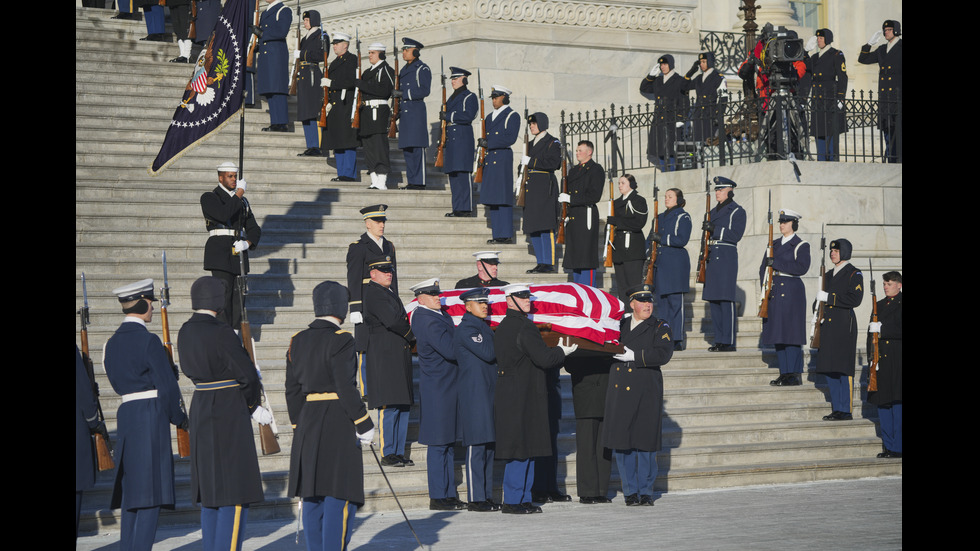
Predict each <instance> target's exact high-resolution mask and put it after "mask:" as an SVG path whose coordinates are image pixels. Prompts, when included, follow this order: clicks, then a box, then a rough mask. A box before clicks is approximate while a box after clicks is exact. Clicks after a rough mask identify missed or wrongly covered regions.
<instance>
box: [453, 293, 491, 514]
mask: <svg viewBox="0 0 980 551" xmlns="http://www.w3.org/2000/svg"><path fill="white" fill-rule="evenodd" d="M459 299H460V300H461V301H463V304H464V305H465V307H466V313H465V314H463V319H462V320H460V322H459V325H457V326H456V330H455V332H454V333H453V350H454V352H455V354H456V362H457V364H458V365H459V371H458V373H457V376H456V392H457V399H458V403H459V418H458V420H457V423H458V429H459V430H458V433H459V440H460V442H461V443H462V444H463V446H465V447H466V509H467V510H468V511H476V512H490V511H499V510H500V505H499V504H497V503H494V501H493V460H494V456H495V445H494V442H495V439H496V436H495V432H494V425H493V417H494V409H493V403H494V389H495V388H496V382H497V353H496V351H495V349H494V333H493V330H492V329H490V323H489V316H490V290H489V289H486V288H483V287H477V288H475V289H471V290H469V291H466V292H465V293H462V294H461V295H459Z"/></svg>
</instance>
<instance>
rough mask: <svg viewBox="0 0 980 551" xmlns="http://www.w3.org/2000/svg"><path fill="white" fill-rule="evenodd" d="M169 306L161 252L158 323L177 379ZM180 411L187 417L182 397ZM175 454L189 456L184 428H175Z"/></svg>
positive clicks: (165, 253) (189, 445) (165, 255)
mask: <svg viewBox="0 0 980 551" xmlns="http://www.w3.org/2000/svg"><path fill="white" fill-rule="evenodd" d="M168 306H170V284H169V283H168V282H167V251H163V288H162V289H160V322H161V323H162V324H163V347H164V348H166V349H167V356H168V358H169V359H170V366H171V367H172V368H173V370H174V377H175V378H176V377H178V374H177V373H178V372H177V365H176V364H174V345H173V343H171V342H170V318H169V317H168V316H167V307H168ZM180 410H181V411H183V412H184V417H187V408H185V407H184V397H183V396H181V397H180ZM177 453H178V454H180V456H181V457H188V456H189V455H190V454H191V435H190V433H188V432H187V429H186V428H184V427H177Z"/></svg>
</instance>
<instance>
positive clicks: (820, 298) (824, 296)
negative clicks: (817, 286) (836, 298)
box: [817, 291, 830, 302]
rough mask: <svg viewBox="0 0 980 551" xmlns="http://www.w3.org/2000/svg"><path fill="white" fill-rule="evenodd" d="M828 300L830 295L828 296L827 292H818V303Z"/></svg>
mask: <svg viewBox="0 0 980 551" xmlns="http://www.w3.org/2000/svg"><path fill="white" fill-rule="evenodd" d="M828 298H830V295H828V294H827V291H817V302H827V299H828Z"/></svg>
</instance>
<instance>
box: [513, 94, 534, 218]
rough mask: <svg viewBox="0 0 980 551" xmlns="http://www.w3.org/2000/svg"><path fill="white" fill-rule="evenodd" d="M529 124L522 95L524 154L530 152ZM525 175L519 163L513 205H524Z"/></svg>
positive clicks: (526, 172) (526, 171)
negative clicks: (515, 196)
mask: <svg viewBox="0 0 980 551" xmlns="http://www.w3.org/2000/svg"><path fill="white" fill-rule="evenodd" d="M530 126H531V125H530V124H528V122H527V96H525V97H524V154H525V155H527V154H529V153H530V152H531V143H530V140H529V139H528V135H527V133H528V129H529V127H530ZM527 176H528V170H527V167H526V166H524V165H519V166H518V167H517V177H518V178H520V179H521V187H520V189H519V190H518V192H517V201H515V203H514V204H515V206H518V207H523V206H524V194H525V193H526V187H527Z"/></svg>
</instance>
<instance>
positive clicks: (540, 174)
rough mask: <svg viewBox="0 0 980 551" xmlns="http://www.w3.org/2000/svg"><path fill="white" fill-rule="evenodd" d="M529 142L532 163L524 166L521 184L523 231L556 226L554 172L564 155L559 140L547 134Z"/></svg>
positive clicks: (541, 229) (556, 201) (556, 195)
mask: <svg viewBox="0 0 980 551" xmlns="http://www.w3.org/2000/svg"><path fill="white" fill-rule="evenodd" d="M543 134H544V135H541V134H539V136H540V139H538V140H537V141H536V142H534V143H533V145H531V151H530V153H529V154H528V157H531V162H530V163H529V164H528V165H527V166H526V167H524V170H527V171H528V177H527V183H525V184H524V205H525V206H524V228H523V229H524V233H526V234H531V233H535V232H541V231H555V230H557V229H558V217H559V215H560V210H559V207H558V180H557V179H556V178H555V171H556V170H558V169H560V168H561V159H562V155H563V153H564V152H563V151H562V146H561V142H559V141H558V140H557V139H556V138H554V137H553V136H551V135H550V134H548V133H543Z"/></svg>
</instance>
